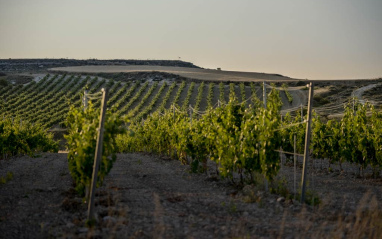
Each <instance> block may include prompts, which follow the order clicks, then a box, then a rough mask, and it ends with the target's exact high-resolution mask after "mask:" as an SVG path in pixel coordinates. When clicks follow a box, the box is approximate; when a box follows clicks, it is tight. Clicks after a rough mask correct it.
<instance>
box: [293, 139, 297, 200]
mask: <svg viewBox="0 0 382 239" xmlns="http://www.w3.org/2000/svg"><path fill="white" fill-rule="evenodd" d="M296 140H297V139H296V135H294V137H293V141H294V143H293V148H294V155H293V159H294V160H293V161H294V162H293V169H294V170H293V171H294V179H293V191H294V198H295V199H296V193H297V187H296V181H297V180H296V164H297V155H296V153H297V149H296V147H297V143H296Z"/></svg>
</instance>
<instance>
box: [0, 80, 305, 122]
mask: <svg viewBox="0 0 382 239" xmlns="http://www.w3.org/2000/svg"><path fill="white" fill-rule="evenodd" d="M101 88H108V89H109V99H110V100H109V102H108V107H110V108H111V107H116V108H117V109H118V112H119V113H120V114H121V115H124V114H128V115H129V116H132V115H134V117H135V118H137V119H142V118H145V117H146V116H147V115H149V114H151V113H154V112H156V111H163V110H164V109H169V108H170V107H171V105H172V104H176V105H179V106H180V107H181V108H183V109H185V108H188V107H189V106H191V107H193V108H194V109H195V114H196V113H197V112H199V111H205V110H206V109H207V108H208V107H216V106H217V105H218V102H222V103H224V102H228V100H229V95H230V94H232V93H234V94H235V95H236V97H237V98H238V99H240V102H241V101H243V102H245V103H246V105H247V106H248V105H250V104H253V103H254V101H253V97H251V96H252V95H256V96H257V97H262V91H261V86H260V84H259V83H257V84H256V83H248V84H246V85H244V83H235V84H233V83H231V84H223V83H221V84H214V83H211V84H209V85H208V87H207V85H205V84H204V83H193V82H186V81H182V82H176V81H172V82H171V81H167V80H163V81H160V82H157V81H155V82H153V81H128V82H120V81H113V80H106V79H99V78H97V77H90V76H86V77H85V76H80V75H78V76H75V75H49V74H48V75H46V76H45V77H43V78H42V79H39V80H38V81H31V82H30V83H28V84H25V85H16V86H13V85H9V86H7V87H4V88H2V89H1V90H0V97H1V98H2V101H0V104H1V105H0V107H1V109H2V115H3V116H4V117H10V118H12V117H13V118H14V117H20V118H21V119H23V120H28V121H30V122H34V123H39V124H41V125H43V126H44V127H45V128H51V127H56V126H62V123H63V122H64V120H65V118H66V114H67V112H68V110H69V106H70V105H72V104H73V105H75V106H79V105H81V102H82V96H83V93H84V90H88V91H89V92H90V93H94V92H97V91H99V90H100V89H101ZM269 90H270V89H269ZM205 95H208V97H207V98H206V97H203V96H205ZM281 97H284V98H286V97H287V96H284V95H281ZM288 97H290V96H288ZM98 103H99V102H98ZM96 104H97V103H96ZM304 104H306V102H304ZM296 106H297V104H296ZM283 107H284V108H286V109H287V108H289V107H290V106H283Z"/></svg>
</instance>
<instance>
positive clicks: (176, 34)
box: [0, 0, 382, 79]
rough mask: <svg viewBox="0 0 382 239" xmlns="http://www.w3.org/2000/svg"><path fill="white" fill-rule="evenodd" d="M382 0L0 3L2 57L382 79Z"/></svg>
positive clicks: (10, 0)
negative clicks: (156, 62)
mask: <svg viewBox="0 0 382 239" xmlns="http://www.w3.org/2000/svg"><path fill="white" fill-rule="evenodd" d="M381 12H382V1H381V0H362V1H361V0H320V1H315V0H290V1H286V0H236V1H234V0H141V1H130V0H110V1H101V0H76V1H74V0H65V1H62V0H61V1H57V0H33V1H30V0H29V1H28V0H0V33H1V37H0V58H1V59H4V58H75V59H89V58H97V59H156V60H159V59H166V60H177V59H179V58H180V59H181V60H184V61H189V62H192V63H194V64H195V65H198V66H200V67H204V68H217V67H221V68H222V70H233V71H251V72H266V73H278V74H283V75H286V76H289V77H294V78H303V79H365V78H377V77H382V43H381V42H382V14H381Z"/></svg>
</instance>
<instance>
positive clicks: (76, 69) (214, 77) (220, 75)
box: [49, 66, 298, 81]
mask: <svg viewBox="0 0 382 239" xmlns="http://www.w3.org/2000/svg"><path fill="white" fill-rule="evenodd" d="M49 70H51V71H60V72H61V71H66V72H72V73H118V72H144V71H148V72H150V71H157V72H168V73H172V74H176V75H180V76H182V77H187V78H191V79H199V80H209V81H263V80H270V81H292V80H293V81H295V80H298V79H294V78H289V77H286V76H281V75H278V74H267V73H256V72H239V71H218V70H211V69H200V68H188V67H171V66H72V67H57V68H51V69H49Z"/></svg>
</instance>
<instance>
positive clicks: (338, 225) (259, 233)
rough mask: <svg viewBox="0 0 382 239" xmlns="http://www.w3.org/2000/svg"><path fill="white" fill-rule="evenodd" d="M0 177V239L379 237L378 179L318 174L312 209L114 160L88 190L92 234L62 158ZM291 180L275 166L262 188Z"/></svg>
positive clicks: (18, 165)
mask: <svg viewBox="0 0 382 239" xmlns="http://www.w3.org/2000/svg"><path fill="white" fill-rule="evenodd" d="M9 172H12V173H13V177H12V178H9V179H7V180H6V181H7V182H5V184H1V185H0V231H1V233H0V238H47V237H54V238H55V237H58V238H109V237H110V238H244V237H245V238H278V237H280V238H308V237H309V238H322V237H331V238H333V237H344V238H359V237H368V238H380V237H381V236H382V214H381V205H379V204H380V202H381V201H382V198H381V197H382V192H381V190H382V189H381V186H382V180H381V178H378V179H373V178H365V179H364V178H359V177H357V175H356V174H354V173H353V172H352V171H351V170H347V171H346V172H339V171H338V170H337V169H336V168H334V170H333V172H331V173H329V172H328V171H327V170H326V169H322V170H321V169H320V167H318V166H317V167H316V170H315V175H314V176H315V179H314V186H313V187H310V190H312V189H313V190H314V191H315V192H316V193H317V195H319V198H320V201H321V203H320V205H319V206H315V207H312V206H309V205H306V204H304V205H301V204H300V203H299V202H298V201H297V200H293V199H289V198H285V197H284V196H283V195H285V194H282V193H281V194H278V195H277V194H270V193H268V194H265V193H264V190H263V188H264V187H263V185H262V184H261V183H260V184H258V185H249V186H248V185H247V186H245V187H244V188H242V187H238V186H234V185H233V184H232V183H230V181H228V180H221V179H217V178H216V175H213V173H212V172H213V170H212V171H211V172H209V175H207V174H190V173H189V167H188V166H184V165H181V164H180V163H179V162H177V161H172V160H166V159H161V158H159V157H156V156H150V155H143V154H120V155H118V160H117V162H116V163H115V166H114V168H113V169H112V171H111V173H110V175H109V176H108V177H107V178H106V181H105V183H104V186H102V187H101V188H99V189H98V190H97V196H96V198H97V202H96V212H97V219H98V222H97V223H96V225H95V227H94V228H92V229H89V228H87V227H85V221H86V215H87V207H86V204H85V203H84V202H83V201H82V199H81V198H79V197H78V196H76V194H75V192H74V189H73V188H72V180H71V177H70V174H69V171H68V167H67V163H66V154H50V153H46V154H42V155H41V156H40V157H38V158H30V157H27V156H23V157H16V158H12V159H10V160H2V161H0V176H1V177H6V174H7V173H9ZM300 173H301V169H300V168H298V175H300ZM299 177H300V176H298V179H299ZM291 178H293V168H292V167H289V166H285V165H284V166H283V167H282V169H281V172H280V176H279V177H278V178H277V179H276V181H275V183H273V184H270V187H272V188H277V187H279V188H281V189H282V188H283V186H282V185H283V183H282V182H283V181H285V180H286V181H287V182H289V184H290V183H291V182H293V181H292V179H291ZM310 183H311V184H313V181H311V182H310ZM288 187H289V186H287V188H288ZM308 188H309V187H308ZM288 190H290V189H288ZM279 192H282V190H279Z"/></svg>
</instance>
